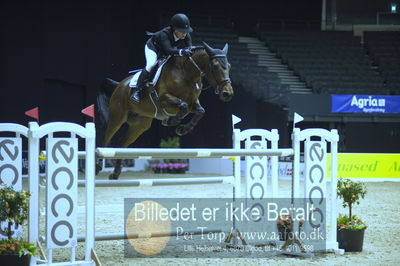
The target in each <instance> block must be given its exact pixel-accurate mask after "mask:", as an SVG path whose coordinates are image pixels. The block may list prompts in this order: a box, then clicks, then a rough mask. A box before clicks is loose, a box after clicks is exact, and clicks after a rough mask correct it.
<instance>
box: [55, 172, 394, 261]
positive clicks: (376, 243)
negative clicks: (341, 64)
mask: <svg viewBox="0 0 400 266" xmlns="http://www.w3.org/2000/svg"><path fill="white" fill-rule="evenodd" d="M168 176H169V175H166V174H165V175H157V176H156V177H161V178H167V177H168ZM185 176H187V175H185ZM191 176H193V175H191ZM146 177H147V178H149V177H152V178H155V177H154V174H150V173H132V172H127V173H123V174H122V176H121V178H124V179H125V178H129V179H131V178H146ZM182 177H184V176H182ZM100 178H107V175H106V174H105V173H102V174H101V175H100ZM366 186H367V190H368V192H367V194H366V198H365V199H364V200H362V201H361V204H360V205H359V206H355V207H354V211H353V212H354V214H356V215H357V216H359V217H361V218H363V220H365V222H366V223H367V225H368V226H369V227H368V228H367V230H366V231H365V238H364V249H363V251H362V252H360V253H345V254H344V255H335V254H327V255H326V256H316V257H315V258H312V259H310V258H301V257H289V256H285V255H278V256H273V257H270V256H268V257H266V258H249V257H248V256H244V257H243V258H190V259H188V258H177V257H179V254H169V255H170V258H126V257H125V256H124V245H125V244H124V240H114V241H98V242H96V252H97V255H98V256H99V258H100V261H101V262H102V265H146V266H150V265H185V266H188V265H245V264H247V265H273V264H275V265H276V264H279V265H307V266H309V265H399V261H400V254H399V253H398V251H397V248H398V247H399V246H400V223H399V220H400V207H399V206H400V196H399V192H400V183H398V182H397V183H396V182H374V183H366ZM279 188H280V191H282V193H284V194H286V195H287V196H288V195H290V181H288V180H283V181H280V182H279ZM177 191H178V190H177V187H176V186H167V187H141V188H140V189H138V188H134V187H116V188H97V189H96V193H95V197H96V232H98V233H122V232H123V230H124V218H123V211H124V208H123V203H124V198H144V197H154V198H173V197H198V198H202V197H204V198H207V197H210V198H217V197H230V196H231V195H232V188H231V186H230V185H228V184H221V185H195V186H189V185H185V186H179V194H177ZM79 193H80V199H82V197H81V195H82V196H83V195H84V194H83V193H84V192H83V189H82V188H80V190H79ZM286 195H285V196H286ZM80 206H83V201H81V200H80ZM338 209H339V212H342V213H345V212H346V211H345V210H344V209H343V208H342V206H341V202H340V201H338ZM81 218H84V217H81ZM80 230H83V228H81V229H80ZM81 233H82V232H81ZM79 245H81V244H79ZM78 256H82V252H78ZM66 258H67V253H66V252H64V251H61V252H55V253H54V259H55V260H56V261H57V260H60V259H66Z"/></svg>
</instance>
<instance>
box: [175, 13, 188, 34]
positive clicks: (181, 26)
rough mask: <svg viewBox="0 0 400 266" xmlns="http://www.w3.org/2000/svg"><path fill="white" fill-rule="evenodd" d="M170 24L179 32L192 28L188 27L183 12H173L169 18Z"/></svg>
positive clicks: (186, 18)
mask: <svg viewBox="0 0 400 266" xmlns="http://www.w3.org/2000/svg"><path fill="white" fill-rule="evenodd" d="M171 26H172V27H173V28H174V29H175V30H177V31H180V32H186V33H188V32H192V31H193V29H192V28H191V27H190V21H189V18H188V17H187V16H186V15H185V14H181V13H179V14H175V15H173V16H172V18H171Z"/></svg>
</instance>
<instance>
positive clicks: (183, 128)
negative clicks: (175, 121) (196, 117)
mask: <svg viewBox="0 0 400 266" xmlns="http://www.w3.org/2000/svg"><path fill="white" fill-rule="evenodd" d="M192 130H193V128H189V127H186V126H185V125H180V126H178V127H177V128H176V129H175V133H176V134H177V135H178V136H180V137H182V136H185V135H186V134H188V133H189V132H191V131H192Z"/></svg>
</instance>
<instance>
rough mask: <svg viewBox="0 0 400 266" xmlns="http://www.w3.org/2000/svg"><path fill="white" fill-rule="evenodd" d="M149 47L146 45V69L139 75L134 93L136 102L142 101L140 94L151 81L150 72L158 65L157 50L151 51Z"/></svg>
mask: <svg viewBox="0 0 400 266" xmlns="http://www.w3.org/2000/svg"><path fill="white" fill-rule="evenodd" d="M151 48H152V47H149V43H147V44H146V45H145V48H144V53H145V55H146V67H145V68H144V69H143V70H142V72H141V73H140V75H139V78H138V81H137V84H136V87H135V88H134V89H133V91H132V95H131V99H132V100H133V101H135V102H139V101H140V92H141V91H142V90H143V89H144V87H145V86H146V83H147V82H148V81H149V77H150V70H151V69H152V68H153V66H155V64H157V53H156V52H155V49H151Z"/></svg>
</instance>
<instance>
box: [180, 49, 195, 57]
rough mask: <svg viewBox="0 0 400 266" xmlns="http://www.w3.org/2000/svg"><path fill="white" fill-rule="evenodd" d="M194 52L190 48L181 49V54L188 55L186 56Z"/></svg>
mask: <svg viewBox="0 0 400 266" xmlns="http://www.w3.org/2000/svg"><path fill="white" fill-rule="evenodd" d="M192 54H193V53H192V51H190V49H180V50H179V55H186V56H191V55H192Z"/></svg>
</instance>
